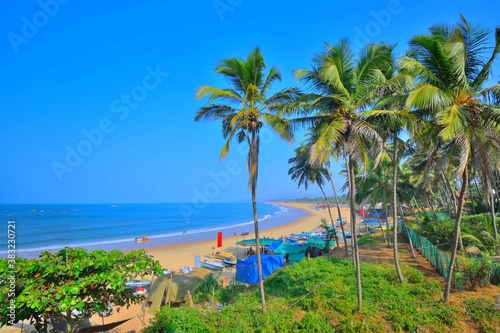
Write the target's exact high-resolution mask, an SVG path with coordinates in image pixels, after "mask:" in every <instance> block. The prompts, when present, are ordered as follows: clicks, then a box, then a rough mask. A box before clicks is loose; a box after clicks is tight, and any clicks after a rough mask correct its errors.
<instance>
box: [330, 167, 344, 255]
mask: <svg viewBox="0 0 500 333" xmlns="http://www.w3.org/2000/svg"><path fill="white" fill-rule="evenodd" d="M326 170H327V171H328V176H329V177H330V181H331V183H332V189H333V194H334V195H335V204H336V205H337V213H338V214H339V223H340V228H341V229H342V237H343V238H344V248H345V257H346V258H347V257H349V249H348V248H347V238H346V237H345V231H344V225H343V224H342V214H340V207H339V199H338V197H337V191H336V190H335V185H334V184H333V178H332V174H331V173H330V169H329V168H326ZM335 234H336V233H335Z"/></svg>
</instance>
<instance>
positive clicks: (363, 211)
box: [360, 206, 370, 235]
mask: <svg viewBox="0 0 500 333" xmlns="http://www.w3.org/2000/svg"><path fill="white" fill-rule="evenodd" d="M361 211H362V214H360V215H361V216H362V217H363V223H364V224H365V229H366V233H367V234H368V235H369V234H370V230H369V229H368V224H366V218H365V207H363V206H361Z"/></svg>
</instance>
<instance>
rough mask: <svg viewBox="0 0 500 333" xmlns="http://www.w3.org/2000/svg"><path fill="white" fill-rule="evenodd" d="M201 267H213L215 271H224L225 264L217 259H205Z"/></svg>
mask: <svg viewBox="0 0 500 333" xmlns="http://www.w3.org/2000/svg"><path fill="white" fill-rule="evenodd" d="M201 267H205V268H208V269H213V270H215V271H222V270H223V269H224V265H223V264H221V263H219V262H215V261H203V262H201Z"/></svg>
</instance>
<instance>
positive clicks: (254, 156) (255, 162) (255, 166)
mask: <svg viewBox="0 0 500 333" xmlns="http://www.w3.org/2000/svg"><path fill="white" fill-rule="evenodd" d="M250 151H251V163H252V165H251V168H250V178H251V179H252V204H253V223H254V227H255V247H256V249H255V250H256V253H257V269H258V272H259V287H260V298H261V301H262V312H263V313H266V297H265V294H264V280H263V279H262V261H261V258H260V244H259V243H260V242H259V218H258V216H257V199H256V192H257V176H258V170H259V140H258V138H256V133H255V131H252V141H251V145H250Z"/></svg>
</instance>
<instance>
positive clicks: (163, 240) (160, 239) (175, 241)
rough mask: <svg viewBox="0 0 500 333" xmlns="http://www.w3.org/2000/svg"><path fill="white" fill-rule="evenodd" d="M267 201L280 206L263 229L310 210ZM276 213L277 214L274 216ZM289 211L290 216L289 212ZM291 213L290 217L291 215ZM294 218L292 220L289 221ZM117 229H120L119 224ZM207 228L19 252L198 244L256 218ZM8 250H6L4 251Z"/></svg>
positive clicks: (249, 226) (245, 228)
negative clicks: (146, 238) (143, 237)
mask: <svg viewBox="0 0 500 333" xmlns="http://www.w3.org/2000/svg"><path fill="white" fill-rule="evenodd" d="M261 203H265V204H267V205H275V206H279V207H280V208H279V209H278V211H277V212H275V213H274V214H273V215H265V216H263V217H260V219H259V227H260V228H261V229H262V230H267V229H271V228H275V227H278V226H281V225H287V224H289V223H293V222H295V221H297V220H298V219H300V218H301V217H303V216H306V215H307V214H308V213H307V212H306V211H305V210H303V209H300V208H296V207H292V206H289V205H283V204H282V203H275V202H261ZM283 208H288V209H289V208H292V210H290V211H288V210H285V212H287V213H283V212H282V210H283ZM275 214H277V215H275ZM288 214H290V215H288ZM289 216H290V217H289ZM290 220H291V221H290ZM116 228H119V226H117V227H116ZM204 229H205V228H199V229H193V230H187V233H186V234H185V235H184V234H183V232H182V231H178V232H173V233H167V234H163V233H159V234H155V233H149V234H148V233H147V232H146V233H145V234H144V235H136V236H147V237H149V241H147V242H144V243H142V242H138V243H135V242H134V238H127V239H123V240H122V239H120V240H116V239H110V240H102V241H98V242H95V243H82V244H77V243H75V244H69V245H59V244H53V245H45V246H38V247H34V248H23V247H22V246H20V248H19V249H18V251H17V256H18V257H21V258H26V259H33V258H38V255H39V254H40V253H41V252H43V251H45V250H46V249H50V250H51V251H52V252H54V251H56V252H57V251H60V250H61V249H64V247H66V246H70V247H80V248H84V249H86V250H88V251H93V250H97V249H100V250H105V251H109V250H120V251H124V252H129V251H131V250H140V249H145V250H146V249H149V248H158V247H162V246H175V245H183V244H184V245H187V244H191V243H197V242H203V241H209V240H213V239H215V238H216V237H217V236H216V235H217V232H222V235H223V237H229V236H230V235H233V234H234V233H236V234H237V235H239V234H241V233H244V232H251V231H253V230H254V226H253V221H245V222H242V221H236V222H234V221H233V222H230V224H222V225H219V226H209V227H207V228H206V229H207V230H204ZM3 252H5V253H3ZM6 256H7V251H0V257H1V258H4V257H6Z"/></svg>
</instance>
